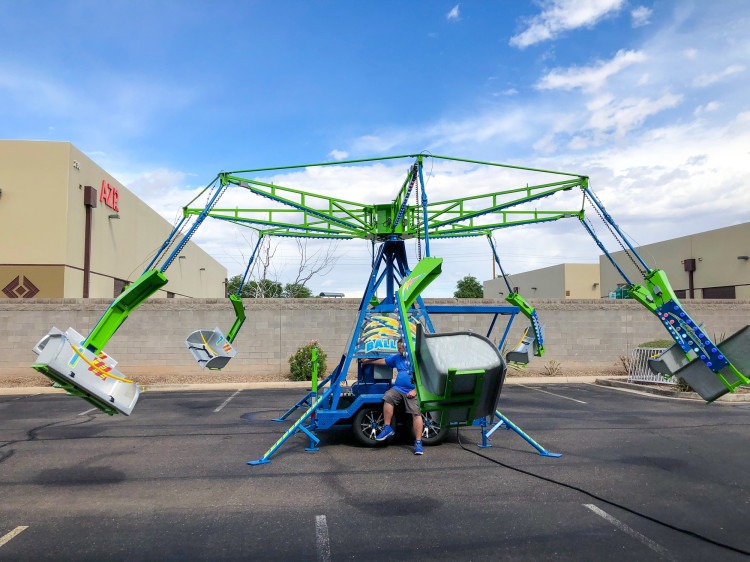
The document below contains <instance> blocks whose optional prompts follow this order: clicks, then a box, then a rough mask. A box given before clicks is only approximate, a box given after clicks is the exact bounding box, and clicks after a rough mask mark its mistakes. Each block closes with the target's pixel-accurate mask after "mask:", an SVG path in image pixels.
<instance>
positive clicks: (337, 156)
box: [328, 149, 349, 160]
mask: <svg viewBox="0 0 750 562" xmlns="http://www.w3.org/2000/svg"><path fill="white" fill-rule="evenodd" d="M328 156H330V157H331V158H333V159H334V160H345V159H346V158H347V157H348V156H349V153H348V152H346V151H345V150H336V149H333V150H332V151H331V152H329V153H328Z"/></svg>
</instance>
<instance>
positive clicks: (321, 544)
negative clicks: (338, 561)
mask: <svg viewBox="0 0 750 562" xmlns="http://www.w3.org/2000/svg"><path fill="white" fill-rule="evenodd" d="M315 548H316V549H317V551H318V560H319V561H320V562H331V544H330V543H329V542H328V524H327V523H326V516H325V515H316V516H315Z"/></svg>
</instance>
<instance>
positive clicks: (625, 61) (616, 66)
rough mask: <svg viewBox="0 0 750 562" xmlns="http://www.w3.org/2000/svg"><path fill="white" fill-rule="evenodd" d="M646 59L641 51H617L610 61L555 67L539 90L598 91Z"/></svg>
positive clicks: (537, 86)
mask: <svg viewBox="0 0 750 562" xmlns="http://www.w3.org/2000/svg"><path fill="white" fill-rule="evenodd" d="M645 60H646V55H645V54H644V53H643V52H641V51H623V50H621V51H617V53H616V54H615V56H614V57H613V58H612V59H611V60H609V61H598V62H597V63H595V64H593V65H592V66H584V67H576V66H574V67H570V68H555V69H553V70H551V71H550V72H548V73H547V75H546V76H543V77H542V79H541V80H539V82H537V84H536V86H535V87H536V88H537V89H539V90H573V89H576V88H581V89H582V90H584V91H589V92H591V91H596V90H599V89H601V88H602V87H604V86H605V84H606V83H607V79H608V78H610V77H611V76H613V75H615V74H617V73H618V72H620V71H622V70H623V69H625V68H627V67H628V66H630V65H632V64H636V63H640V62H643V61H645Z"/></svg>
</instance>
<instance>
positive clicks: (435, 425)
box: [412, 412, 450, 446]
mask: <svg viewBox="0 0 750 562" xmlns="http://www.w3.org/2000/svg"><path fill="white" fill-rule="evenodd" d="M433 415H434V416H435V417H437V420H438V421H435V420H434V419H433ZM422 421H423V422H424V429H423V430H422V443H423V444H424V445H428V446H429V445H439V444H440V443H442V442H443V441H445V439H446V438H447V437H448V431H449V430H450V427H448V426H446V427H441V426H440V417H439V413H437V412H435V413H433V412H427V413H424V412H423V413H422ZM412 434H414V430H413V429H412Z"/></svg>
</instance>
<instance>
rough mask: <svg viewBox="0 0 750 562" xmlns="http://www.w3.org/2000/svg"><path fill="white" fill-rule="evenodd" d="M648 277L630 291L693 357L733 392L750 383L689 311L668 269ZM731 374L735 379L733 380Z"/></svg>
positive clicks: (656, 271) (687, 353) (690, 356)
mask: <svg viewBox="0 0 750 562" xmlns="http://www.w3.org/2000/svg"><path fill="white" fill-rule="evenodd" d="M644 281H645V282H646V286H645V287H644V286H643V285H637V284H636V285H631V286H630V287H628V289H627V292H628V294H630V296H631V297H633V299H635V300H637V301H638V302H639V303H641V304H642V305H643V306H645V307H646V308H647V309H648V310H650V311H651V312H652V313H653V314H655V315H656V316H657V317H658V318H659V320H660V321H661V323H662V324H663V325H664V327H665V328H666V329H667V331H668V332H669V335H670V336H672V339H673V340H674V341H675V342H677V344H678V345H679V346H680V348H681V349H682V351H683V352H684V353H685V355H686V356H687V357H688V358H689V359H694V358H696V359H699V360H700V361H703V363H705V365H706V366H707V367H708V368H709V369H711V371H713V373H714V374H715V375H716V376H717V377H718V378H719V380H721V382H722V383H723V384H724V386H726V387H727V389H729V391H730V392H734V390H735V389H736V388H737V387H738V386H740V385H743V384H748V383H750V379H748V377H747V376H745V375H744V374H742V373H741V372H740V371H739V369H737V367H735V366H734V365H733V364H732V363H731V361H730V360H729V359H728V358H727V357H725V356H724V355H723V354H722V353H721V350H720V349H719V348H718V346H717V345H716V344H715V343H714V342H713V341H712V340H711V339H710V338H709V337H708V336H707V335H706V334H705V333H704V332H703V330H701V329H700V327H698V325H697V324H696V323H695V321H694V320H693V319H692V318H690V316H689V315H688V313H687V312H685V310H684V309H683V308H682V304H680V301H679V300H678V299H677V296H676V295H675V293H674V291H673V290H672V286H671V285H670V283H669V280H668V279H667V275H666V274H665V273H664V271H662V270H661V269H654V270H652V271H651V272H650V273H649V274H648V275H646V276H645V277H644ZM749 374H750V373H749ZM728 377H730V378H732V379H734V380H731V381H730V380H728Z"/></svg>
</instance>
